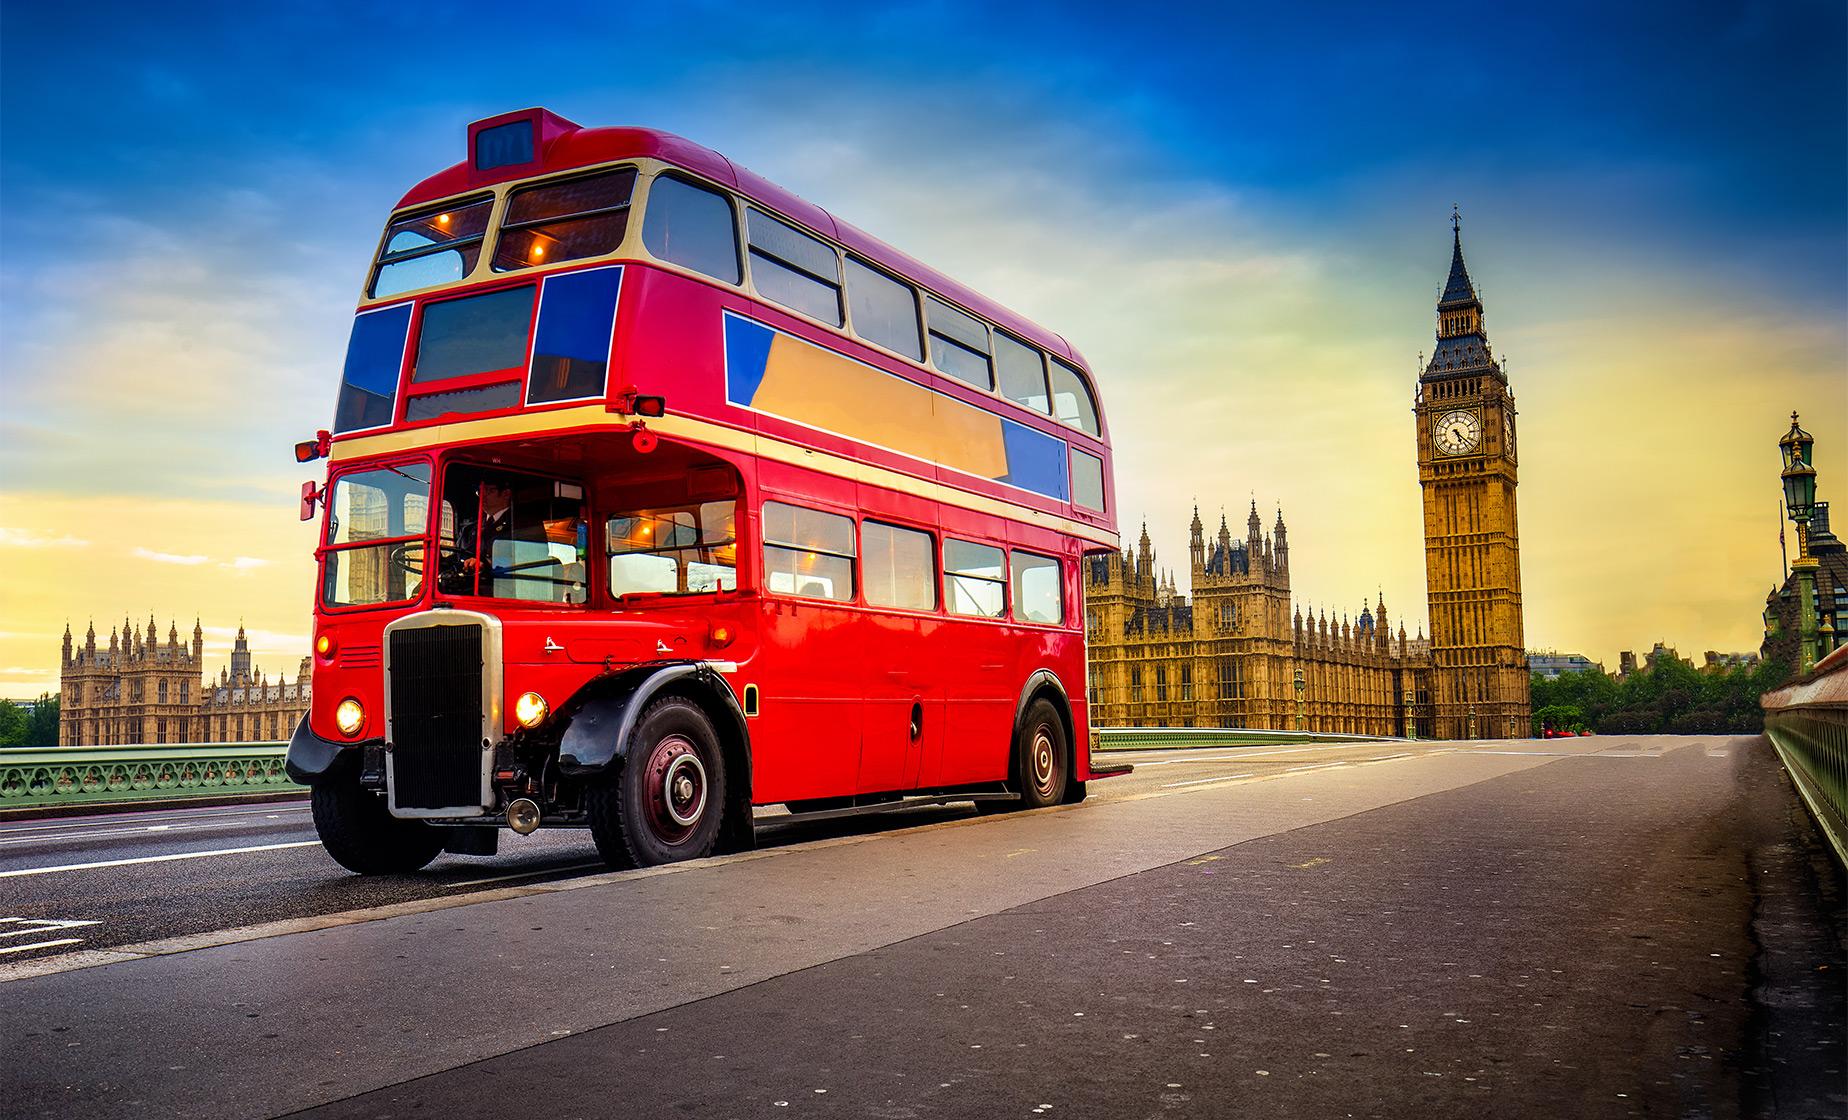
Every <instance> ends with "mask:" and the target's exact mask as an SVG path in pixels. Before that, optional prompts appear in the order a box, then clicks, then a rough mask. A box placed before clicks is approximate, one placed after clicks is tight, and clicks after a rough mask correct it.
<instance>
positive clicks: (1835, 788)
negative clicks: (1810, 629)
mask: <svg viewBox="0 0 1848 1120" xmlns="http://www.w3.org/2000/svg"><path fill="white" fill-rule="evenodd" d="M1760 703H1761V704H1762V705H1763V706H1764V709H1765V735H1766V737H1767V738H1769V739H1770V740H1771V745H1772V746H1773V747H1776V748H1777V753H1778V757H1779V758H1781V759H1783V761H1784V769H1785V770H1788V771H1789V772H1790V780H1791V784H1793V785H1795V786H1796V787H1797V792H1798V793H1799V794H1801V795H1802V797H1803V801H1804V803H1805V804H1806V805H1808V806H1809V810H1810V813H1811V815H1813V816H1814V817H1815V818H1816V823H1817V824H1818V825H1820V826H1821V828H1822V831H1823V834H1824V835H1826V836H1827V837H1828V838H1829V844H1830V846H1832V847H1833V848H1834V849H1835V858H1836V859H1838V860H1840V861H1841V863H1842V865H1843V866H1845V867H1848V646H1844V647H1842V648H1841V649H1838V650H1836V651H1835V652H1834V653H1832V654H1830V655H1829V656H1828V657H1825V658H1823V659H1822V662H1821V663H1820V664H1818V665H1817V666H1816V668H1815V669H1813V670H1811V671H1810V673H1809V674H1808V675H1807V676H1803V677H1799V678H1797V679H1796V680H1795V681H1792V682H1791V683H1790V684H1787V685H1785V686H1784V687H1783V688H1779V689H1775V690H1773V691H1771V692H1767V693H1765V695H1764V699H1763V700H1761V701H1760Z"/></svg>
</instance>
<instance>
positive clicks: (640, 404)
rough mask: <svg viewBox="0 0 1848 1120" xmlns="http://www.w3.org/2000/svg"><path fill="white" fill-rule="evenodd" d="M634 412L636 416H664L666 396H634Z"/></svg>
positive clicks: (665, 413)
mask: <svg viewBox="0 0 1848 1120" xmlns="http://www.w3.org/2000/svg"><path fill="white" fill-rule="evenodd" d="M635 414H636V415H637V416H666V415H667V398H666V397H636V398H635Z"/></svg>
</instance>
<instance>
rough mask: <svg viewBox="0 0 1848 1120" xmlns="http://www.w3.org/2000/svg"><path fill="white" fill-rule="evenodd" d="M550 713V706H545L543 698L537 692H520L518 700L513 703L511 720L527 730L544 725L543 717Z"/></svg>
mask: <svg viewBox="0 0 1848 1120" xmlns="http://www.w3.org/2000/svg"><path fill="white" fill-rule="evenodd" d="M551 711H552V708H551V705H549V704H547V703H546V702H545V697H543V696H541V695H539V694H538V693H537V692H522V693H521V694H520V698H519V699H518V700H515V701H514V702H513V718H514V719H516V720H518V721H519V722H520V726H521V727H524V728H526V729H528V730H531V729H532V728H535V727H538V726H539V725H540V724H542V723H544V722H545V717H546V716H548V715H550V714H551Z"/></svg>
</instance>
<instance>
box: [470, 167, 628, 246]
mask: <svg viewBox="0 0 1848 1120" xmlns="http://www.w3.org/2000/svg"><path fill="white" fill-rule="evenodd" d="M634 191H635V168H633V167H619V168H617V169H616V170H614V171H605V172H603V173H602V174H599V175H586V176H582V177H579V178H576V179H566V180H563V181H561V182H556V183H546V184H543V185H541V186H536V187H524V188H522V189H520V190H517V191H514V192H513V194H512V195H511V196H509V197H508V199H507V214H506V216H505V217H503V218H502V219H501V233H500V242H499V244H497V245H495V247H494V260H493V267H494V271H496V272H513V271H515V270H517V269H522V268H537V267H539V266H540V265H547V264H557V263H558V262H560V261H574V260H579V259H582V258H584V257H600V256H603V255H604V254H605V253H613V252H615V251H616V247H617V246H618V245H620V244H622V235H623V233H624V232H626V231H627V230H628V228H629V199H630V197H631V195H633V193H634Z"/></svg>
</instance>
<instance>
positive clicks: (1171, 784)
mask: <svg viewBox="0 0 1848 1120" xmlns="http://www.w3.org/2000/svg"><path fill="white" fill-rule="evenodd" d="M1249 777H1251V775H1250V774H1228V775H1226V776H1225V777H1223V778H1195V779H1193V780H1192V781H1188V782H1169V783H1168V784H1167V785H1164V786H1162V787H1161V788H1163V789H1173V788H1174V787H1175V786H1203V785H1205V784H1206V783H1208V782H1231V781H1236V780H1237V779H1239V778H1249Z"/></svg>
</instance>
